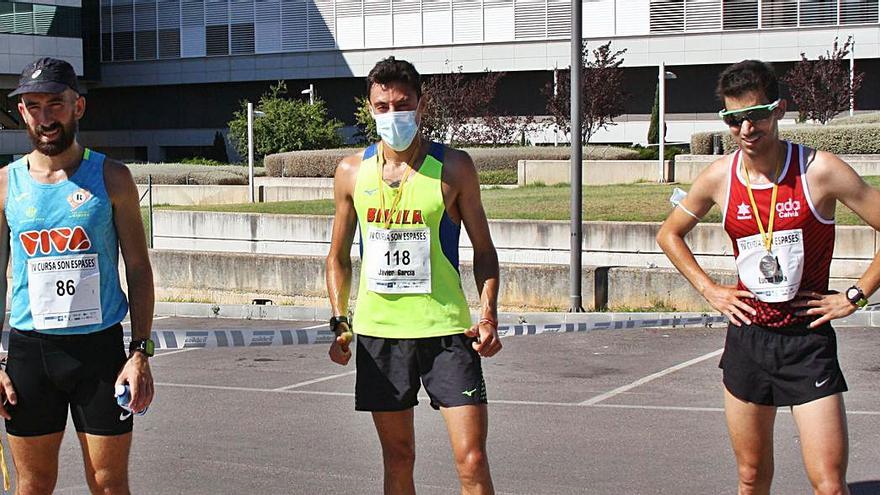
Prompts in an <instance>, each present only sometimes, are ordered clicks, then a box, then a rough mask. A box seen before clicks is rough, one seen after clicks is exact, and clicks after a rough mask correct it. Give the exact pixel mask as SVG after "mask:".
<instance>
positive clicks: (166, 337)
mask: <svg viewBox="0 0 880 495" xmlns="http://www.w3.org/2000/svg"><path fill="white" fill-rule="evenodd" d="M716 323H723V324H726V323H727V318H725V317H724V316H709V315H702V316H688V317H669V318H643V319H632V320H620V319H614V320H612V319H609V320H598V321H590V322H582V323H545V324H533V325H530V324H519V325H499V326H498V335H499V336H500V337H508V336H512V335H538V334H542V333H569V332H588V331H592V330H623V329H635V328H660V327H672V328H676V327H693V326H700V327H708V326H711V325H713V324H716ZM151 338H152V339H153V342H154V343H155V344H156V349H160V350H171V349H196V348H214V347H266V346H277V345H308V344H329V343H331V342H332V341H333V332H331V331H330V330H329V329H315V328H307V329H292V330H253V329H234V330H154V331H153V333H152V337H151ZM123 340H124V343H125V346H126V348H127V347H128V342H130V341H131V333H130V332H124V333H123ZM8 346H9V332H3V338H2V341H0V351H4V352H5V351H6V350H7V349H8Z"/></svg>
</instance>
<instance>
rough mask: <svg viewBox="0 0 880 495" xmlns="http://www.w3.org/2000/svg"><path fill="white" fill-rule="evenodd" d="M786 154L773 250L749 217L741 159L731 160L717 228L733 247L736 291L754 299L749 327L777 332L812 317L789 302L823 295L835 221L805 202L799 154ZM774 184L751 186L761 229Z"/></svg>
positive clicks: (798, 149) (795, 148)
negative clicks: (800, 295) (801, 293)
mask: <svg viewBox="0 0 880 495" xmlns="http://www.w3.org/2000/svg"><path fill="white" fill-rule="evenodd" d="M786 145H787V147H788V153H787V155H786V159H785V165H784V166H783V168H782V171H781V172H780V179H779V181H778V182H779V187H778V191H777V198H776V211H774V212H773V214H774V215H776V218H775V220H774V222H775V224H774V226H773V247H772V252H770V253H768V252H767V249H766V247H765V245H764V241H763V239H762V237H761V233H760V231H759V229H758V224H757V222H756V221H755V217H754V214H753V213H752V212H753V210H752V205H751V202H750V200H749V193H748V188H747V186H746V178H745V177H744V176H743V174H744V173H745V171H744V170H743V167H742V166H741V162H742V154H741V152H740V151H739V150H737V151H736V152H735V153H734V154H733V156H732V159H731V165H730V174H729V179H728V186H727V191H728V192H727V204H726V205H725V207H724V211H723V217H722V222H723V225H724V230H725V231H726V232H727V235H728V236H730V240H731V242H733V254H734V256H736V268H737V273H738V275H739V283H738V288H739V289H740V290H748V291H750V292H752V293H753V294H755V296H756V297H757V299H756V300H753V301H749V304H751V305H752V307H754V308H755V310H756V311H757V314H756V315H755V316H754V317H753V318H752V323H753V324H755V325H758V326H762V327H768V328H780V327H786V326H789V325H797V324H803V323H806V322H809V321H812V320H813V319H814V317H798V316H795V312H797V311H799V309H798V308H794V307H792V306H791V300H792V299H793V298H794V296H795V294H796V293H797V292H798V290H810V291H815V292H820V293H821V292H825V291H827V290H828V276H829V270H830V267H831V256H832V254H833V252H834V219H833V218H832V219H826V218H822V216H821V215H820V214H819V212H818V211H816V208H815V206H814V205H813V202H812V200H811V198H810V190H809V187H808V186H807V174H806V165H805V157H804V148H803V146H800V145H793V144H792V143H786ZM772 192H773V184H759V185H756V184H752V193H753V195H754V197H755V203H756V204H757V207H758V213H759V214H760V217H761V218H760V221H761V223H762V225H764V226H765V228H766V226H767V225H768V221H769V219H770V217H769V214H770V202H771V200H772V198H771V195H772Z"/></svg>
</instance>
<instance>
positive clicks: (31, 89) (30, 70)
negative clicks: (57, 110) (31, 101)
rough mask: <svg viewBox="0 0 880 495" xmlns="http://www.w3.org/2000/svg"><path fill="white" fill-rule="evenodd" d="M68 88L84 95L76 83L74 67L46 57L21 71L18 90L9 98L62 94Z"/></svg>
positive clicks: (62, 61)
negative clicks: (35, 94) (37, 94)
mask: <svg viewBox="0 0 880 495" xmlns="http://www.w3.org/2000/svg"><path fill="white" fill-rule="evenodd" d="M68 88H69V89H72V90H74V91H76V93H77V94H83V92H82V91H81V90H80V89H79V84H77V82H76V71H74V70H73V66H72V65H70V64H69V63H67V62H65V61H64V60H60V59H57V58H51V57H44V58H40V59H37V60H35V61H33V62H31V63H30V64H28V66H27V67H25V68H24V70H23V71H21V77H20V78H19V79H18V88H16V89H15V91H13V92H11V93H9V96H15V95H23V94H25V93H62V92H64V90H65V89H68Z"/></svg>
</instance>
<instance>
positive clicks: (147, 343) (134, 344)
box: [128, 339, 156, 357]
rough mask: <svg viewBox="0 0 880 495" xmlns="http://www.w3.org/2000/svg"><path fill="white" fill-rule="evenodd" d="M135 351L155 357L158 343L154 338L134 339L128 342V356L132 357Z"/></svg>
mask: <svg viewBox="0 0 880 495" xmlns="http://www.w3.org/2000/svg"><path fill="white" fill-rule="evenodd" d="M135 352H140V353H143V355H144V356H147V357H153V354H155V352H156V344H155V342H153V339H140V340H132V341H131V343H130V344H128V356H129V357H131V356H132V354H134V353H135Z"/></svg>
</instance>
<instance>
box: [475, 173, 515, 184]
mask: <svg viewBox="0 0 880 495" xmlns="http://www.w3.org/2000/svg"><path fill="white" fill-rule="evenodd" d="M479 176H480V184H516V183H517V180H518V179H519V177H518V175H517V171H516V170H480V172H479Z"/></svg>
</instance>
